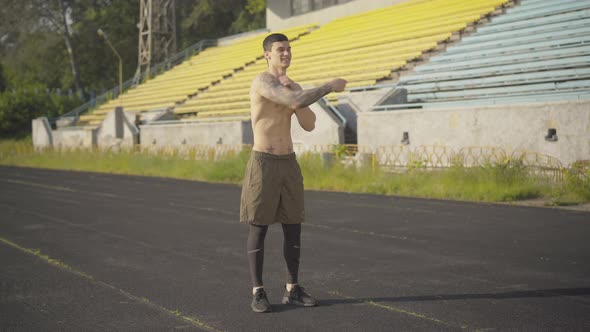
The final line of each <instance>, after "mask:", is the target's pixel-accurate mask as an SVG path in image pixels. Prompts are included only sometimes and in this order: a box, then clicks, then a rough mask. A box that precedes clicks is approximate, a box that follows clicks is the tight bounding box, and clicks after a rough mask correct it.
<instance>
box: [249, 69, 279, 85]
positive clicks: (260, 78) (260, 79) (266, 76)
mask: <svg viewBox="0 0 590 332" xmlns="http://www.w3.org/2000/svg"><path fill="white" fill-rule="evenodd" d="M276 82H277V78H276V77H274V76H273V75H272V74H270V73H269V72H266V71H264V72H262V73H260V74H258V75H256V77H254V79H253V80H252V84H264V83H273V84H274V83H276Z"/></svg>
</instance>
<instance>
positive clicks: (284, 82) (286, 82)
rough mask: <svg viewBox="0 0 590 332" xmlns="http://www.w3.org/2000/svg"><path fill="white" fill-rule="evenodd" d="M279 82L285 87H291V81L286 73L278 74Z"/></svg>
mask: <svg viewBox="0 0 590 332" xmlns="http://www.w3.org/2000/svg"><path fill="white" fill-rule="evenodd" d="M279 82H280V83H281V85H282V86H286V87H287V88H293V83H294V82H293V81H292V80H291V79H290V78H289V77H287V75H282V76H279Z"/></svg>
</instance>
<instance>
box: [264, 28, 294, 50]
mask: <svg viewBox="0 0 590 332" xmlns="http://www.w3.org/2000/svg"><path fill="white" fill-rule="evenodd" d="M284 41H289V38H287V36H285V35H283V34H282V33H271V34H270V35H268V36H266V38H264V41H263V42H262V49H264V50H265V51H269V52H270V51H271V50H272V43H275V42H284Z"/></svg>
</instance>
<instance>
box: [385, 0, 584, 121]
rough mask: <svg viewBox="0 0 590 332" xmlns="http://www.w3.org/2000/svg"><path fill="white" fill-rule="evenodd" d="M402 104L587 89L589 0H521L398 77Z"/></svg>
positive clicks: (517, 98)
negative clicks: (403, 91) (404, 97)
mask: <svg viewBox="0 0 590 332" xmlns="http://www.w3.org/2000/svg"><path fill="white" fill-rule="evenodd" d="M398 88H403V89H406V90H407V101H408V104H404V105H386V106H384V107H377V108H375V109H376V110H385V109H399V108H404V107H424V108H427V107H442V106H451V105H459V103H463V105H471V104H477V103H484V104H495V103H504V102H534V101H541V100H545V101H548V100H552V101H553V100H560V98H563V99H564V100H578V99H588V98H589V96H590V0H575V1H570V0H567V1H537V0H524V1H522V3H521V4H520V5H519V6H516V7H513V8H510V9H508V10H507V12H506V13H505V14H504V15H500V16H497V17H494V18H493V19H492V21H491V22H490V23H488V24H487V25H485V26H484V27H481V28H479V29H477V31H476V32H475V33H473V34H472V35H471V36H467V37H464V38H463V39H462V40H461V41H460V42H459V43H458V44H456V45H454V46H452V47H449V48H448V49H447V50H446V51H445V52H444V53H442V54H440V55H437V56H434V57H432V58H431V59H430V61H429V63H427V64H424V65H421V66H417V67H416V68H415V69H414V73H412V74H409V75H407V76H403V77H402V78H401V79H400V81H399V84H398Z"/></svg>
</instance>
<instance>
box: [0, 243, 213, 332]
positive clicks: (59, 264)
mask: <svg viewBox="0 0 590 332" xmlns="http://www.w3.org/2000/svg"><path fill="white" fill-rule="evenodd" d="M0 242H2V243H4V244H6V245H8V246H10V247H12V248H14V249H17V250H20V251H22V252H24V253H26V254H29V255H33V256H35V257H37V258H39V259H41V260H43V261H44V262H46V263H48V264H50V265H53V266H57V267H59V268H61V269H63V270H65V271H67V272H70V273H73V274H75V275H77V276H79V277H82V278H84V279H87V280H90V281H92V282H94V283H96V284H98V285H100V286H103V287H106V288H109V289H112V290H114V291H116V292H118V293H120V294H122V295H123V296H125V297H126V298H128V299H130V300H133V301H135V302H138V303H142V304H144V305H147V306H149V307H151V308H153V309H156V310H159V311H162V312H164V313H167V314H169V315H171V316H173V317H177V318H179V319H182V320H184V321H186V322H188V323H191V324H192V325H193V326H195V327H199V328H202V329H205V330H207V331H212V332H221V330H218V329H216V328H214V327H212V326H210V325H208V324H206V323H204V322H203V321H201V320H199V319H198V318H194V317H190V316H187V315H185V314H184V313H182V312H180V311H178V310H170V309H168V308H165V307H162V306H161V305H159V304H157V303H154V302H152V301H150V300H149V299H147V298H145V297H139V296H136V295H133V294H131V293H129V292H127V291H125V290H123V289H120V288H118V287H116V286H113V285H111V284H108V283H106V282H104V281H100V280H97V279H96V278H94V277H93V276H92V275H90V274H87V273H85V272H82V271H79V270H76V269H75V268H73V267H71V266H69V265H67V264H66V263H64V262H62V261H60V260H58V259H55V258H51V257H49V256H47V255H44V254H42V253H41V251H39V250H36V249H29V248H25V247H23V246H20V245H18V244H16V243H14V242H12V241H10V240H8V239H5V238H3V237H0Z"/></svg>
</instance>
